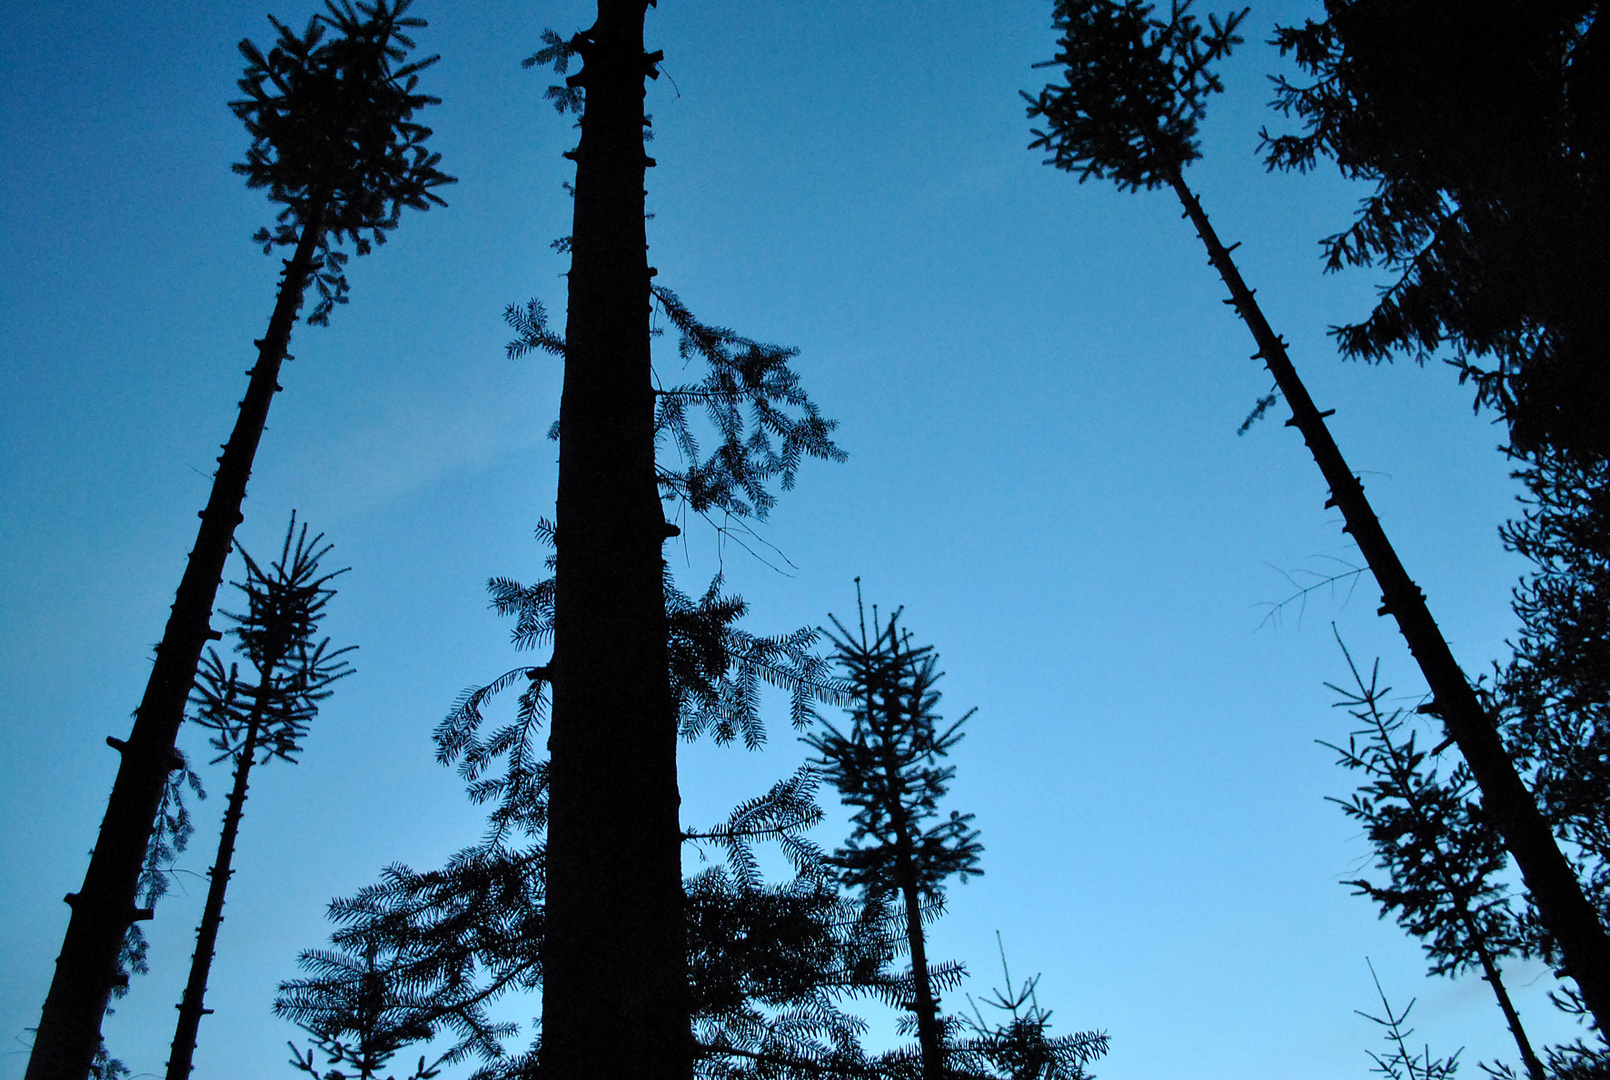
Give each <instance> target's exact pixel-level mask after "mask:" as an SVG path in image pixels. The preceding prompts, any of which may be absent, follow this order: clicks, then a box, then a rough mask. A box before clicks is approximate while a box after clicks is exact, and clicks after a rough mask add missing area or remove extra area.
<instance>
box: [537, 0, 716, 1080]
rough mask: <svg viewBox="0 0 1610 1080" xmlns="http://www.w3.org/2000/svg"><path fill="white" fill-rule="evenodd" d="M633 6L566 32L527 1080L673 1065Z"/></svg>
mask: <svg viewBox="0 0 1610 1080" xmlns="http://www.w3.org/2000/svg"><path fill="white" fill-rule="evenodd" d="M645 9H646V0H599V5H598V21H597V22H596V23H595V24H594V26H593V28H592V29H591V30H590V31H587V32H586V33H584V34H582V35H580V36H579V37H578V39H577V41H578V43H579V47H580V51H581V56H582V60H583V64H584V66H583V69H582V70H581V71H580V72H579V73H578V74H577V75H575V76H573V77H572V82H573V83H574V84H576V85H580V86H581V87H583V88H584V90H585V93H586V104H585V111H584V113H583V116H582V122H581V141H580V145H579V146H578V147H577V148H576V150H575V151H574V154H573V156H574V158H575V160H576V184H575V224H574V228H573V229H572V232H571V245H572V246H571V251H572V258H571V267H570V279H569V280H570V297H569V312H568V318H567V323H566V330H565V340H566V355H565V374H564V390H563V397H562V400H561V403H560V413H559V415H560V424H559V427H560V450H559V492H558V506H557V519H558V520H557V525H558V527H557V532H556V537H555V539H556V547H557V555H558V565H557V571H556V578H557V581H556V593H555V612H554V630H555V632H554V659H553V672H554V678H553V687H554V690H553V695H554V696H553V722H552V729H551V732H550V735H549V740H548V746H549V751H550V769H551V772H550V785H551V786H550V795H549V824H548V848H547V883H546V887H547V897H546V918H547V929H546V935H545V940H544V944H543V992H542V1047H541V1062H542V1073H543V1075H544V1076H546V1077H548V1078H550V1080H646V1078H651V1077H652V1078H664V1080H682V1078H686V1077H689V1076H691V1075H692V1068H693V1065H692V1062H693V1045H692V1033H691V1026H690V1021H689V1013H688V1009H689V1006H688V996H687V955H686V947H685V944H684V940H683V938H684V934H685V926H684V916H683V906H684V897H683V893H682V881H681V852H680V824H679V820H678V814H679V806H680V798H679V796H678V792H677V782H676V716H675V708H674V705H673V702H672V698H671V691H670V685H669V675H668V671H667V662H668V661H667V646H666V620H665V596H664V590H663V583H662V580H661V571H662V565H663V564H662V554H661V546H662V544H663V543H664V540H665V538H666V531H667V530H666V523H665V516H664V512H663V510H662V509H661V506H660V499H659V489H658V484H657V479H656V473H655V466H654V406H655V399H654V390H653V382H652V372H651V369H650V360H649V305H650V294H649V278H650V275H651V271H650V270H649V267H648V258H647V238H646V233H645V230H644V201H643V198H644V191H643V182H644V170H645V168H646V166H647V165H648V164H649V160H648V158H647V157H646V156H645V155H644V153H643V123H644V114H643V80H644V77H645V76H646V75H650V74H653V72H654V63H655V62H656V60H657V59H658V57H657V56H655V57H650V56H647V55H645V54H644V51H643V20H644V14H645Z"/></svg>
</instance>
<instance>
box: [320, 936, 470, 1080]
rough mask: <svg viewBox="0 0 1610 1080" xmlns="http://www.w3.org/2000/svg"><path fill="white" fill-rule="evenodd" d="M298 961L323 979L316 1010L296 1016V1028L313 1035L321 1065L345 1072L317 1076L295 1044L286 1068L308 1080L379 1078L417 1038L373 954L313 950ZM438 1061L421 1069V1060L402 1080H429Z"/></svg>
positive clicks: (417, 1029)
mask: <svg viewBox="0 0 1610 1080" xmlns="http://www.w3.org/2000/svg"><path fill="white" fill-rule="evenodd" d="M304 959H305V960H307V961H309V966H312V967H314V968H316V969H317V970H319V971H320V972H321V973H322V974H323V975H324V979H323V981H322V983H321V986H322V989H323V990H324V993H325V997H324V998H323V999H322V1000H321V1002H320V1006H321V1007H320V1008H319V1009H318V1010H317V1012H316V1013H312V1014H309V1015H308V1016H305V1017H302V1018H299V1019H298V1024H299V1025H300V1026H301V1027H302V1028H303V1030H305V1031H307V1032H308V1034H310V1035H312V1036H313V1040H314V1043H315V1045H316V1046H317V1047H318V1049H319V1050H320V1051H321V1052H322V1053H323V1054H324V1056H325V1064H326V1065H342V1066H345V1067H346V1068H347V1069H350V1070H351V1072H343V1071H342V1070H340V1069H330V1070H329V1071H327V1072H326V1073H325V1074H324V1075H323V1076H322V1077H321V1076H320V1075H319V1070H318V1066H317V1065H316V1064H315V1057H314V1053H313V1049H312V1048H309V1049H308V1050H306V1051H300V1050H298V1049H297V1048H296V1044H295V1043H291V1044H290V1047H291V1065H292V1066H294V1067H295V1068H296V1069H297V1070H299V1071H301V1072H305V1073H307V1074H308V1075H309V1076H311V1077H314V1080H379V1077H380V1073H381V1072H382V1071H383V1070H384V1069H385V1068H386V1066H387V1065H388V1064H390V1062H391V1059H392V1058H394V1057H396V1056H397V1053H398V1051H400V1050H401V1049H402V1048H403V1047H405V1046H408V1045H409V1044H410V1043H413V1042H417V1041H418V1040H419V1039H420V1038H421V1037H422V1032H421V1029H420V1027H419V1025H418V1021H417V1019H416V1018H415V1017H413V1016H412V1015H411V1014H410V1013H409V1012H408V1010H407V1009H406V1008H400V1007H399V1003H398V1002H397V1001H396V1000H395V999H394V998H393V997H392V987H391V986H390V985H389V984H388V983H387V980H386V978H385V973H384V972H383V971H381V970H380V968H379V966H378V965H377V964H376V962H375V952H374V950H370V951H369V952H366V953H365V954H364V955H363V956H362V957H361V958H353V957H350V956H345V955H342V954H340V953H331V952H319V953H312V954H308V956H306V957H304ZM444 1060H446V1059H445V1058H438V1059H437V1060H436V1061H434V1062H432V1063H431V1064H429V1065H426V1064H425V1059H424V1057H423V1056H421V1057H420V1059H419V1063H418V1064H417V1065H416V1066H415V1067H414V1069H413V1071H412V1072H411V1073H410V1074H409V1075H408V1078H407V1080H432V1078H433V1077H435V1076H437V1075H438V1074H439V1073H440V1071H441V1069H440V1066H441V1064H442V1063H443V1061H444ZM387 1080H391V1078H389V1077H388V1078H387Z"/></svg>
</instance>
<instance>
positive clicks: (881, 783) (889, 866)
mask: <svg viewBox="0 0 1610 1080" xmlns="http://www.w3.org/2000/svg"><path fill="white" fill-rule="evenodd" d="M859 585H860V583H859V582H857V600H858V601H859ZM872 618H873V623H874V631H873V633H872V634H870V635H869V634H868V632H867V624H866V612H865V609H864V608H863V609H862V610H861V618H860V623H859V627H858V633H852V632H851V631H849V630H847V629H846V628H845V627H844V625H843V624H842V623H840V622H839V621H838V619H836V618H835V619H833V625H834V627H835V628H836V630H837V633H834V634H832V635H831V637H832V641H833V645H834V654H833V656H834V659H835V660H836V661H837V662H838V664H839V666H840V667H841V668H842V670H843V672H844V678H845V681H846V682H847V683H848V684H849V686H850V688H851V695H852V704H851V705H850V706H849V708H850V716H851V724H850V728H849V731H848V732H840V731H839V730H838V729H837V728H835V727H833V725H832V724H829V723H826V722H824V723H823V724H822V729H821V730H819V731H815V732H812V733H811V734H809V735H808V736H806V742H807V743H809V745H810V746H811V748H812V749H814V750H815V751H816V752H817V753H818V754H819V755H821V756H820V758H819V760H818V762H817V764H818V765H819V766H820V768H821V769H822V771H823V774H824V775H825V776H826V777H827V779H828V780H829V781H831V782H832V783H833V785H834V786H835V787H837V788H838V790H839V797H840V798H841V799H843V801H844V802H845V803H847V804H848V805H850V806H853V807H855V813H854V815H853V816H852V818H851V821H852V823H853V829H852V831H851V834H850V839H849V843H848V845H847V846H845V847H843V848H840V849H838V850H837V851H835V852H834V853H833V860H832V861H833V864H834V866H835V867H836V868H837V869H838V872H839V877H840V880H841V881H843V882H844V884H846V885H849V886H851V887H853V888H858V889H860V890H861V892H862V895H863V897H864V898H865V899H866V901H868V902H869V903H870V904H872V905H873V906H874V907H875V908H878V907H881V905H882V904H884V903H885V902H887V901H889V900H891V899H893V900H896V901H897V902H898V903H899V904H900V905H901V907H902V909H903V910H902V911H901V913H900V914H901V920H900V929H901V933H902V937H903V940H904V944H905V946H906V949H907V951H908V952H909V955H910V956H911V973H910V976H909V978H908V979H906V980H904V981H903V983H902V984H898V985H897V986H896V987H895V988H896V989H897V991H898V998H899V1000H898V1004H899V1005H900V1006H901V1007H903V1008H906V1009H909V1010H910V1011H911V1012H912V1014H913V1015H914V1017H915V1020H916V1029H917V1041H918V1045H919V1047H920V1049H921V1060H922V1077H923V1080H943V1078H944V1077H945V1075H946V1072H947V1066H946V1063H945V1045H944V1044H945V1031H944V1024H943V1022H942V1021H941V1019H940V1016H939V991H940V990H941V989H945V988H951V987H954V986H955V985H956V984H957V983H958V982H959V981H960V979H961V967H960V966H959V965H957V964H954V963H947V964H939V965H933V966H930V965H929V962H928V954H927V945H926V942H925V940H924V933H923V923H924V922H925V921H927V920H930V919H933V918H935V917H936V916H937V915H938V914H939V913H940V912H941V911H942V910H943V903H944V882H945V880H946V879H947V878H949V877H952V876H959V877H960V878H961V880H962V881H963V882H965V881H966V880H967V878H968V876H969V875H974V874H982V873H983V871H982V870H980V869H979V868H978V859H979V855H980V853H981V852H982V851H983V845H982V844H980V843H979V842H978V831H977V830H976V829H971V828H969V823H970V822H971V821H972V819H973V815H971V814H962V813H959V812H957V811H955V810H952V811H951V812H950V815H949V816H948V817H940V811H939V800H940V799H941V798H943V797H944V795H945V791H946V789H947V787H948V786H949V784H950V779H951V777H952V776H953V775H955V772H956V770H955V767H954V766H949V765H941V764H940V759H941V758H943V757H945V756H946V755H947V754H948V753H949V752H950V750H951V748H952V747H954V746H955V745H956V744H957V743H958V742H960V741H961V738H962V731H961V727H962V724H963V723H965V722H966V720H967V717H968V716H971V715H972V712H968V713H967V715H966V716H963V717H962V718H961V719H960V720H957V721H955V722H954V723H952V724H951V725H949V726H948V727H945V728H943V730H941V727H940V725H941V724H942V722H943V721H942V720H941V718H940V716H939V713H938V712H937V706H938V704H939V691H938V690H936V689H935V688H934V687H935V685H936V684H937V682H938V681H939V675H940V673H939V672H938V671H936V670H935V665H936V664H937V663H938V657H937V656H936V655H935V654H934V652H933V648H932V647H931V646H927V645H922V646H916V645H912V644H911V639H910V635H909V634H907V633H905V632H903V631H902V630H901V629H900V612H899V611H898V610H897V611H895V612H894V613H892V614H891V615H890V616H889V618H888V621H887V622H886V623H881V624H880V623H879V622H878V614H877V609H876V608H874V609H873V614H872ZM936 817H937V818H939V821H938V822H937V823H934V824H930V822H932V820H933V819H934V818H936Z"/></svg>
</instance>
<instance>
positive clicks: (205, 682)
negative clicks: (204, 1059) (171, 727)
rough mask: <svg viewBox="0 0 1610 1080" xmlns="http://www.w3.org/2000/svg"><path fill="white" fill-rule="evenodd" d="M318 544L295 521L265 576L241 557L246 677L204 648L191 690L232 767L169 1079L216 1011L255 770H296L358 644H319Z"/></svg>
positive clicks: (323, 594)
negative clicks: (220, 958) (209, 999)
mask: <svg viewBox="0 0 1610 1080" xmlns="http://www.w3.org/2000/svg"><path fill="white" fill-rule="evenodd" d="M323 540H324V536H323V534H320V535H317V536H314V537H313V538H312V539H311V540H310V539H308V535H307V525H306V524H304V525H303V526H302V530H301V533H300V534H298V533H297V530H296V515H295V514H292V515H291V524H290V527H289V528H288V529H287V530H286V532H285V543H284V545H283V546H282V547H281V549H280V557H279V559H278V560H277V561H275V562H273V563H271V564H270V565H269V567H268V569H267V570H264V569H263V568H262V567H261V566H259V565H258V564H257V562H256V561H255V560H254V559H253V558H252V557H251V556H250V555H248V554H247V553H246V552H245V550H244V549H243V550H242V551H241V553H240V554H241V559H242V560H243V561H244V562H245V564H246V580H245V581H243V582H240V583H238V584H237V585H236V587H237V588H238V589H240V591H241V592H242V593H244V594H245V601H246V608H245V610H244V611H243V612H240V613H239V614H236V613H231V612H225V614H226V616H227V617H228V618H229V619H230V620H231V621H232V622H233V623H234V624H235V625H234V626H233V627H231V628H230V629H229V631H228V633H229V634H231V635H233V636H234V637H235V639H236V645H235V650H236V652H238V653H240V654H241V656H242V657H244V659H245V660H246V662H247V663H248V664H249V665H250V667H251V671H250V672H248V673H246V674H242V673H241V671H240V665H239V664H238V663H231V664H230V665H229V667H228V668H227V669H226V668H225V667H224V662H223V660H222V659H221V658H220V657H219V656H218V653H217V651H216V650H208V655H207V658H206V661H205V663H204V664H203V666H202V670H201V674H200V677H199V678H198V679H197V680H196V688H195V690H194V691H192V693H191V701H192V703H193V704H194V706H195V712H194V714H193V716H194V720H195V722H196V723H198V724H200V725H201V726H202V727H205V728H208V729H210V730H211V731H212V732H213V735H212V745H213V747H214V748H215V749H216V750H217V751H218V756H217V757H216V758H214V759H213V760H214V762H215V763H216V762H219V761H225V760H228V761H232V762H233V763H234V771H235V776H234V785H233V787H232V788H231V790H230V792H229V802H228V806H227V807H226V808H225V810H224V824H223V830H222V832H221V833H220V834H219V837H218V855H217V858H216V859H215V860H214V862H213V866H212V870H211V871H209V875H208V876H209V877H210V878H211V883H210V884H209V886H208V888H207V901H206V904H205V905H204V907H203V908H202V915H201V925H200V927H199V928H198V929H197V930H196V952H195V955H194V956H193V957H192V958H191V962H190V977H189V980H188V981H187V982H186V984H185V990H184V998H183V999H182V1000H181V1001H180V1002H179V1023H178V1026H177V1027H176V1028H175V1030H174V1036H173V1049H172V1051H171V1053H170V1054H169V1057H168V1069H167V1080H186V1078H187V1077H188V1076H189V1075H190V1069H191V1062H192V1060H193V1057H194V1054H195V1048H196V1032H197V1030H198V1029H199V1028H200V1026H201V1017H202V1015H203V1014H204V1013H208V1012H211V1011H212V1010H211V1009H207V1008H206V1007H205V1006H204V1005H203V1001H204V999H205V997H206V993H207V976H208V973H209V972H210V970H211V968H212V959H213V955H214V950H215V949H216V946H217V941H218V928H219V924H220V923H222V922H223V917H224V894H225V891H226V890H227V889H228V887H229V879H230V876H231V875H232V874H233V873H234V871H233V870H231V869H230V865H231V863H232V862H233V861H234V857H235V842H236V839H237V837H238V836H239V834H240V819H241V816H242V815H243V814H244V813H245V809H246V790H247V785H248V782H249V778H250V775H251V771H252V766H253V765H257V764H267V763H268V762H269V761H271V760H273V759H274V758H279V759H280V760H282V761H288V762H291V763H293V764H294V763H295V761H296V755H297V754H298V753H300V752H301V749H302V739H303V738H304V737H305V736H306V734H307V728H308V724H309V723H311V722H312V720H313V718H314V717H315V716H316V715H317V714H318V711H319V703H320V702H322V701H323V700H324V699H325V698H327V697H329V696H330V694H331V693H332V692H333V691H332V689H331V685H330V684H331V683H333V682H335V681H336V680H337V679H340V678H344V677H345V676H347V675H350V674H351V673H352V668H351V666H350V665H349V664H348V662H347V661H346V660H344V659H342V656H343V654H345V653H348V652H351V651H352V650H353V649H354V648H356V646H353V645H349V646H347V647H345V648H341V649H333V650H332V649H331V648H330V641H329V638H324V639H323V640H316V635H317V634H318V627H319V620H320V618H322V617H323V615H324V608H325V605H326V604H327V603H329V600H330V597H332V596H334V595H335V590H334V589H333V588H332V587H331V586H330V582H331V581H332V580H333V579H334V578H335V577H336V576H337V575H338V574H342V573H345V571H344V570H337V571H334V572H333V573H323V572H322V571H321V569H320V567H319V560H320V559H322V558H323V557H324V556H325V555H326V554H327V553H328V552H329V550H330V545H328V544H326V545H324V546H323V547H320V544H321V543H322V541H323ZM259 759H260V760H259Z"/></svg>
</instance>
